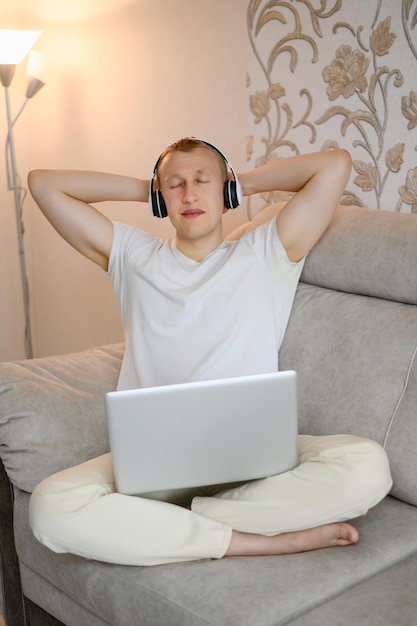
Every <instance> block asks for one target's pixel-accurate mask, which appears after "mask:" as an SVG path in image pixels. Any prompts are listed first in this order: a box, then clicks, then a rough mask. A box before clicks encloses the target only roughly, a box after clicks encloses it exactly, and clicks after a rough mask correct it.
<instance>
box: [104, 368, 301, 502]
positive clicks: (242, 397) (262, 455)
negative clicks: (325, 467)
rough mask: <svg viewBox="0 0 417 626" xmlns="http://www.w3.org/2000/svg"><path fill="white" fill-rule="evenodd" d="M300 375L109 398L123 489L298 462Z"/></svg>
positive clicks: (208, 481) (204, 481)
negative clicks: (298, 383) (298, 381)
mask: <svg viewBox="0 0 417 626" xmlns="http://www.w3.org/2000/svg"><path fill="white" fill-rule="evenodd" d="M296 382H297V381H296V373H295V372H294V371H284V372H274V373H270V374H260V375H253V376H243V377H238V378H226V379H221V380H210V381H202V382H192V383H184V384H178V385H169V386H163V387H150V388H145V389H134V390H128V391H114V392H110V393H107V394H106V396H105V405H106V413H107V419H108V430H109V442H110V450H111V453H112V461H113V470H114V475H115V481H116V489H117V491H119V492H120V493H125V494H131V495H134V494H141V493H143V494H145V493H147V492H152V491H160V490H169V489H182V488H187V487H194V486H200V485H213V484H221V483H231V482H235V481H245V480H252V479H256V478H263V477H265V476H272V475H275V474H278V473H281V472H284V471H287V470H289V469H292V468H293V467H294V466H295V465H296V463H297V391H296Z"/></svg>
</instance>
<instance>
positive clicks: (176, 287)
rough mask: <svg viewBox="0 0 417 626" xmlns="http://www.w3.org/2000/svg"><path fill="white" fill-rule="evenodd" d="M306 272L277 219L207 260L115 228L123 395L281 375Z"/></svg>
mask: <svg viewBox="0 0 417 626" xmlns="http://www.w3.org/2000/svg"><path fill="white" fill-rule="evenodd" d="M302 267H303V261H300V262H299V263H292V262H291V261H289V259H288V257H287V254H286V252H285V249H284V248H283V246H282V244H281V242H280V240H279V237H278V234H277V230H276V227H275V220H272V221H271V222H268V223H267V224H263V225H262V226H260V227H259V228H257V229H256V230H255V231H253V232H251V233H248V234H246V235H244V236H243V237H241V238H240V239H239V240H238V241H233V242H230V241H224V242H223V243H222V244H221V245H220V246H219V247H218V248H216V249H215V250H214V251H213V252H212V253H211V254H209V255H208V256H207V257H206V258H205V259H203V261H201V262H196V261H193V260H192V259H190V258H188V257H187V256H185V255H183V254H182V253H181V252H180V251H179V250H178V249H177V248H176V246H175V241H173V240H169V241H167V242H163V241H162V240H160V239H154V238H153V237H151V236H150V235H148V234H146V233H144V232H142V231H140V230H139V229H138V228H136V227H132V226H126V225H122V224H118V223H115V224H114V240H113V246H112V250H111V255H110V260H109V274H110V275H111V278H112V283H113V288H114V291H115V294H116V297H117V299H118V302H119V306H120V311H121V316H122V321H123V326H124V329H125V341H126V349H125V355H124V359H123V363H122V368H121V372H120V378H119V384H118V389H133V388H137V387H152V386H157V385H169V384H175V383H181V382H188V381H196V380H210V379H215V378H226V377H229V376H244V375H249V374H261V373H264V372H273V371H277V369H278V349H279V347H280V345H281V341H282V338H283V336H284V332H285V329H286V326H287V322H288V318H289V315H290V311H291V307H292V303H293V300H294V295H295V290H296V287H297V284H298V280H299V277H300V274H301V270H302Z"/></svg>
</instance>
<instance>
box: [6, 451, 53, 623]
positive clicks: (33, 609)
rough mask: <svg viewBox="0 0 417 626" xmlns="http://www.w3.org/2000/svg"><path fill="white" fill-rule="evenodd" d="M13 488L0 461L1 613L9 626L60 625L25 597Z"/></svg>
mask: <svg viewBox="0 0 417 626" xmlns="http://www.w3.org/2000/svg"><path fill="white" fill-rule="evenodd" d="M13 503H14V497H13V487H12V484H11V482H10V480H9V478H8V476H7V474H6V471H5V469H4V465H3V462H2V461H1V460H0V571H1V582H2V595H3V614H4V617H5V620H6V624H7V625H9V624H10V626H63V624H62V622H60V621H58V620H57V619H55V617H53V616H52V615H50V614H49V613H46V611H44V610H43V609H41V608H40V607H39V606H38V605H37V604H35V603H34V602H32V601H31V600H28V598H26V597H25V596H24V594H23V591H22V585H21V581H20V570H19V560H18V557H17V554H16V549H15V544H14V531H13Z"/></svg>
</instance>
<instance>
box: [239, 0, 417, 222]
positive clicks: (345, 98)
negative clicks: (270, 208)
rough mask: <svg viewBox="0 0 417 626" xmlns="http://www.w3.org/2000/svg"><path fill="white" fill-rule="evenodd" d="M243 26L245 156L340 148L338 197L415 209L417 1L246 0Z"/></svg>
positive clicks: (267, 197)
mask: <svg viewBox="0 0 417 626" xmlns="http://www.w3.org/2000/svg"><path fill="white" fill-rule="evenodd" d="M247 28H248V39H249V60H248V78H247V86H248V105H249V133H248V141H247V160H248V164H249V165H250V166H255V165H259V164H261V163H264V162H266V161H270V160H273V159H279V158H283V157H286V156H290V155H293V154H298V153H305V152H312V151H317V150H331V149H334V148H337V147H342V148H346V149H347V150H349V152H350V153H351V155H352V159H353V168H352V176H351V179H350V181H349V184H348V188H347V189H346V190H345V193H344V195H343V197H342V200H341V203H342V204H355V205H360V206H369V207H374V208H377V209H379V208H381V209H386V210H392V211H404V212H413V213H417V81H416V78H417V0H367V1H366V2H364V0H275V1H274V0H248V6H247ZM283 199H285V196H284V195H283V194H280V193H274V194H264V195H263V196H262V197H260V198H255V199H252V200H251V203H250V204H249V214H250V216H252V215H253V214H254V212H256V210H258V209H260V208H262V207H263V206H265V204H271V203H273V202H278V201H282V200H283Z"/></svg>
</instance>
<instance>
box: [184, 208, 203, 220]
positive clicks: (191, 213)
mask: <svg viewBox="0 0 417 626" xmlns="http://www.w3.org/2000/svg"><path fill="white" fill-rule="evenodd" d="M181 215H182V217H186V218H188V219H193V218H195V217H200V215H204V211H202V210H201V209H186V210H185V211H183V212H182V213H181Z"/></svg>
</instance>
